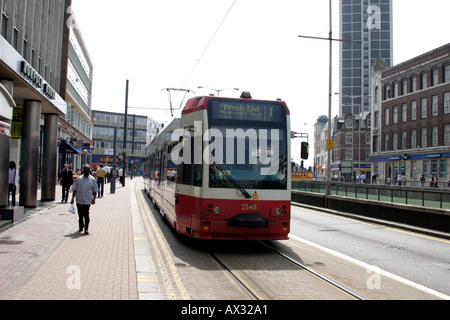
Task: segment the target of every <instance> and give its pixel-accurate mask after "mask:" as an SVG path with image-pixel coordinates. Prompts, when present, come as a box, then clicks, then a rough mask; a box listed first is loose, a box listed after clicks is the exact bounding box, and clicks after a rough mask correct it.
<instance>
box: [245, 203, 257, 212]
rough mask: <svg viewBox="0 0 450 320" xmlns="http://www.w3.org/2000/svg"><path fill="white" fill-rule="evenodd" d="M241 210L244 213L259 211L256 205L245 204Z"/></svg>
mask: <svg viewBox="0 0 450 320" xmlns="http://www.w3.org/2000/svg"><path fill="white" fill-rule="evenodd" d="M241 210H242V211H256V210H258V206H257V205H256V204H248V203H243V204H242V205H241Z"/></svg>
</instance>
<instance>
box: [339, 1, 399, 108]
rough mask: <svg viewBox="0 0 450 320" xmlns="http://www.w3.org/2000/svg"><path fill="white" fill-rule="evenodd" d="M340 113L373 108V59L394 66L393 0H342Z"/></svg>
mask: <svg viewBox="0 0 450 320" xmlns="http://www.w3.org/2000/svg"><path fill="white" fill-rule="evenodd" d="M340 18H341V19H340V38H341V39H343V41H342V42H340V53H341V57H340V91H339V93H340V109H339V115H340V116H345V115H346V114H348V113H351V114H355V115H356V114H360V113H362V112H364V111H370V105H369V95H370V93H369V91H370V87H371V85H370V78H371V71H370V68H371V65H372V62H373V60H376V59H383V60H384V61H386V63H387V64H388V66H391V65H392V59H393V57H392V0H340Z"/></svg>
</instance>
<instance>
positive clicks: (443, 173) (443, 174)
mask: <svg viewBox="0 0 450 320" xmlns="http://www.w3.org/2000/svg"><path fill="white" fill-rule="evenodd" d="M439 177H440V178H441V179H443V178H445V179H447V160H446V159H445V160H439Z"/></svg>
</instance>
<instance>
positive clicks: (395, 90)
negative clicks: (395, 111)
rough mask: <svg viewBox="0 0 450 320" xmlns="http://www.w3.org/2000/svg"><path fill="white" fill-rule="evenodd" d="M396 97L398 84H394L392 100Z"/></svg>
mask: <svg viewBox="0 0 450 320" xmlns="http://www.w3.org/2000/svg"><path fill="white" fill-rule="evenodd" d="M397 97H398V83H397V82H396V83H394V98H397Z"/></svg>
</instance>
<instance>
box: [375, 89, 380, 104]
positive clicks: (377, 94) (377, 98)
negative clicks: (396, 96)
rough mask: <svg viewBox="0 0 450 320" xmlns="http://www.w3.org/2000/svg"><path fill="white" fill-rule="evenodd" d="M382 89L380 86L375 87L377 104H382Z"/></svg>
mask: <svg viewBox="0 0 450 320" xmlns="http://www.w3.org/2000/svg"><path fill="white" fill-rule="evenodd" d="M379 95H380V88H379V87H378V86H376V87H375V103H378V102H380V96H379Z"/></svg>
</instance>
